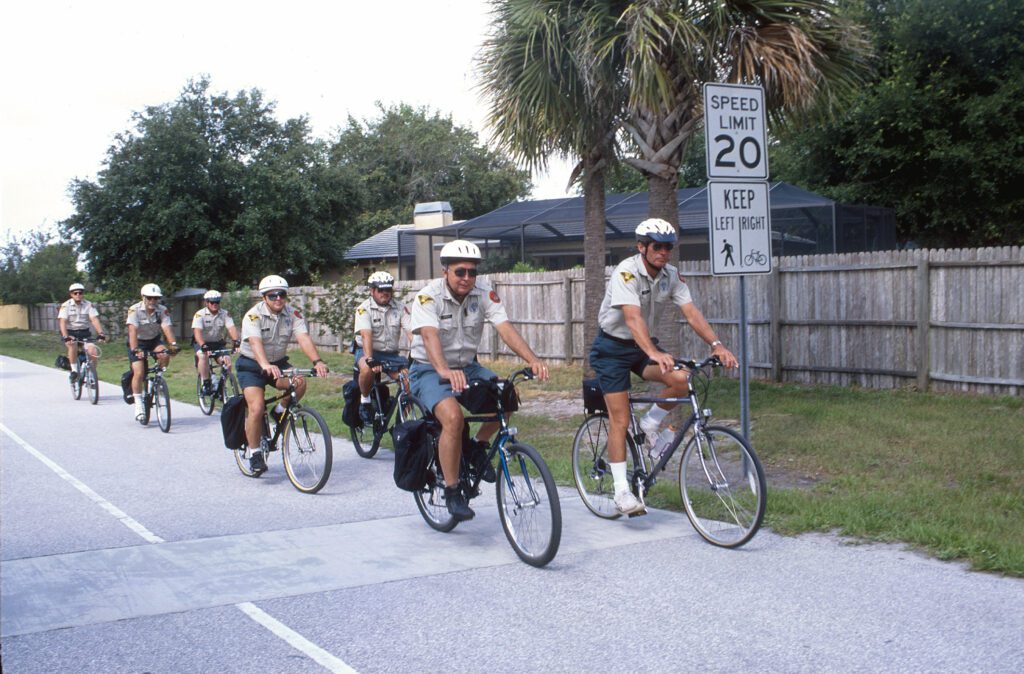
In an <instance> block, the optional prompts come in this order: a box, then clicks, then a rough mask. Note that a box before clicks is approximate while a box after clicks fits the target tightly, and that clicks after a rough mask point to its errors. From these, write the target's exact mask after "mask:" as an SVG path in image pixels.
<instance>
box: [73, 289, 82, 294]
mask: <svg viewBox="0 0 1024 674" xmlns="http://www.w3.org/2000/svg"><path fill="white" fill-rule="evenodd" d="M71 294H72V295H81V294H82V291H81V290H72V291H71Z"/></svg>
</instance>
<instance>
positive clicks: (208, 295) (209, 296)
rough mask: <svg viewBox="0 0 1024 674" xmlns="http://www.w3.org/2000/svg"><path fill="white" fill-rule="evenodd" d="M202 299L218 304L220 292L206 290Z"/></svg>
mask: <svg viewBox="0 0 1024 674" xmlns="http://www.w3.org/2000/svg"><path fill="white" fill-rule="evenodd" d="M203 299H204V300H206V301H207V302H209V301H213V302H220V291H219V290H207V291H206V292H205V293H203Z"/></svg>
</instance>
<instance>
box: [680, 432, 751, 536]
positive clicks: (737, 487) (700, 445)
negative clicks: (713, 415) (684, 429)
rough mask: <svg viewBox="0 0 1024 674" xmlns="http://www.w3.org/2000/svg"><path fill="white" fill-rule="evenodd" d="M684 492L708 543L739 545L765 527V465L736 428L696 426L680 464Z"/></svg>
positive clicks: (689, 511)
mask: <svg viewBox="0 0 1024 674" xmlns="http://www.w3.org/2000/svg"><path fill="white" fill-rule="evenodd" d="M679 491H680V493H681V495H682V498H683V506H684V507H685V508H686V515H687V517H689V518H690V523H691V524H693V528H694V529H696V530H697V533H698V534H700V535H701V537H703V538H704V540H706V541H707V542H708V543H711V544H713V545H718V546H721V547H723V548H738V547H739V546H741V545H743V544H744V543H746V542H747V541H749V540H750V539H751V538H753V537H754V534H756V533H757V530H758V529H760V528H761V522H762V520H763V519H764V511H765V506H766V504H767V501H768V488H767V485H766V483H765V479H764V469H763V468H762V467H761V462H760V460H758V458H757V454H755V453H754V450H753V449H752V448H751V446H750V445H749V444H748V443H747V441H746V440H744V439H743V437H742V436H741V435H740V434H739V433H737V432H736V431H734V430H732V429H731V428H725V427H722V426H707V427H705V428H704V429H703V430H701V429H697V432H695V433H694V435H693V437H691V438H690V441H689V442H688V443H687V444H686V450H685V451H684V452H683V459H682V461H681V462H680V464H679Z"/></svg>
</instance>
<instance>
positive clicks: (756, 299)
mask: <svg viewBox="0 0 1024 674" xmlns="http://www.w3.org/2000/svg"><path fill="white" fill-rule="evenodd" d="M611 271H612V268H610V267H609V268H608V269H607V270H606V273H607V274H610V273H611ZM682 273H683V275H684V277H685V278H686V281H687V283H688V284H689V286H690V290H691V292H692V293H693V296H694V300H695V301H696V302H697V306H699V307H700V309H701V311H702V312H703V313H704V315H705V317H706V318H707V319H708V321H709V322H710V323H711V324H712V326H714V328H715V331H716V332H717V333H718V335H719V338H720V339H722V340H723V341H724V342H725V344H726V346H728V347H729V348H730V349H732V351H733V352H735V353H736V354H737V355H739V342H740V340H739V304H740V302H739V280H738V279H737V278H736V277H714V276H712V275H711V273H710V271H709V263H708V262H686V263H684V264H683V265H682ZM482 278H485V279H487V280H488V281H489V282H490V284H491V286H492V287H493V288H494V289H495V290H496V291H497V293H498V294H499V296H500V297H501V299H502V302H503V303H504V304H505V308H506V310H507V311H508V314H509V318H510V319H511V321H512V323H513V324H514V325H515V326H516V328H517V329H518V330H519V331H520V333H522V335H523V336H524V337H525V338H526V340H527V342H528V343H529V344H530V345H531V347H532V348H533V350H534V351H535V352H536V353H537V354H538V355H539V356H541V357H542V358H546V359H550V360H560V361H564V362H575V363H578V362H582V360H583V357H584V356H585V354H586V351H587V350H589V347H590V345H589V344H584V343H583V342H584V340H583V324H584V316H583V297H584V292H585V290H586V288H585V284H584V279H583V270H582V269H570V270H566V271H553V272H534V273H529V274H492V275H489V276H486V277H482ZM424 283H425V282H423V281H402V282H399V283H397V284H396V297H399V298H407V299H411V296H412V295H413V294H414V293H415V291H416V290H418V289H419V288H420V287H422V286H423V285H424ZM746 286H747V312H748V316H747V322H748V346H749V364H750V367H751V374H752V376H754V377H759V378H763V379H769V380H773V381H780V382H796V383H806V384H819V383H820V384H835V385H840V386H850V385H856V386H864V387H869V388H895V387H904V386H908V385H913V386H916V387H917V388H918V389H920V390H929V389H930V390H933V391H969V392H975V393H986V394H1009V395H1019V394H1020V391H1021V387H1024V293H1022V292H1021V288H1024V256H1022V254H1021V249H1020V247H1004V248H975V249H957V250H912V251H884V252H876V253H850V254H839V255H814V256H803V257H785V258H781V259H780V258H775V259H774V260H773V271H772V273H771V274H768V275H758V276H749V277H747V283H746ZM357 292H359V293H362V294H363V296H369V294H368V291H367V290H366V289H365V288H360V289H358V291H357ZM598 292H602V293H603V289H600V290H599V291H598ZM290 294H291V299H290V301H291V302H292V303H293V304H296V305H301V306H303V307H304V310H305V312H306V314H307V315H308V314H309V313H310V312H311V311H315V310H316V309H318V308H319V307H320V303H321V302H323V301H325V299H326V295H327V291H326V290H325V289H323V288H319V287H302V288H293V289H291V290H290ZM251 299H252V300H253V303H255V302H256V301H258V299H259V297H258V295H257V294H255V293H254V294H253V296H252V298H251ZM42 306H43V307H47V306H48V307H50V308H49V309H48V310H44V311H43V313H46V311H49V313H50V315H51V316H52V317H53V319H52V326H53V327H52V329H53V330H56V311H57V305H42ZM100 312H101V313H105V310H104V309H103V308H101V309H100ZM121 315H122V316H123V313H122V314H121ZM191 315H192V314H191V312H188V313H187V316H188V317H189V319H191ZM234 318H235V319H236V321H237V320H239V319H240V318H241V317H240V316H234ZM30 319H31V316H30ZM117 322H118V323H123V322H124V321H123V319H119V320H118V321H117ZM176 322H177V321H176ZM111 323H112V321H110V320H108V319H107V318H104V325H105V326H110V325H111ZM33 329H37V330H38V329H46V328H41V327H36V324H33ZM310 333H311V335H312V336H313V339H314V341H315V342H316V343H317V344H318V346H320V347H321V348H342V349H347V348H348V344H349V343H350V342H351V338H352V335H351V334H342V335H340V336H339V335H335V334H333V333H332V332H331V331H330V330H329V329H326V328H325V326H322V325H320V324H317V323H316V322H314V321H310ZM656 333H657V334H658V335H659V336H661V337H662V343H661V344H662V346H663V347H664V348H666V349H667V350H669V351H671V352H673V353H677V354H679V355H683V356H703V355H704V354H706V353H708V347H707V345H705V344H704V343H703V342H702V341H701V340H700V339H699V338H697V336H696V334H695V333H694V332H693V331H692V330H691V329H690V328H689V326H688V325H686V323H685V322H684V321H683V320H682V316H681V313H680V312H678V311H677V310H673V311H670V312H666V313H665V315H664V316H662V317H661V319H660V321H659V325H658V329H657V330H656ZM480 354H481V356H483V357H488V358H494V357H514V355H513V354H512V353H511V351H509V350H508V348H507V347H505V345H504V344H503V343H502V342H501V341H500V340H499V339H498V337H497V333H496V332H495V331H494V330H493V329H492V328H491V327H490V326H488V327H487V328H486V329H485V331H484V336H483V339H482V341H481V347H480Z"/></svg>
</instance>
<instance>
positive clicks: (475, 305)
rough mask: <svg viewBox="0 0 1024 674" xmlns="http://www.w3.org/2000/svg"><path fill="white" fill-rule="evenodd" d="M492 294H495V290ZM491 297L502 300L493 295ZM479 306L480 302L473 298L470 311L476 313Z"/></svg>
mask: <svg viewBox="0 0 1024 674" xmlns="http://www.w3.org/2000/svg"><path fill="white" fill-rule="evenodd" d="M491 294H492V295H494V291H493V290H492V291H491ZM495 297H497V295H495ZM491 299H492V300H494V301H495V302H498V301H500V300H495V299H494V297H492V298H491ZM479 307H480V303H479V302H477V301H476V300H473V301H472V302H470V303H469V311H470V313H474V314H475V313H476V310H477V309H478V308H479Z"/></svg>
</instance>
